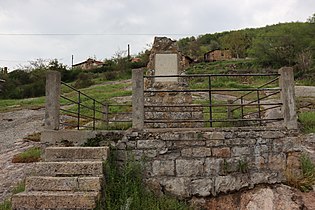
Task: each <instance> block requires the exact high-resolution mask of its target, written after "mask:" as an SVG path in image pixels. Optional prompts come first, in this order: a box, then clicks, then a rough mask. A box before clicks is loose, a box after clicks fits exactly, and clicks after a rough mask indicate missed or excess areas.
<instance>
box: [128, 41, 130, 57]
mask: <svg viewBox="0 0 315 210" xmlns="http://www.w3.org/2000/svg"><path fill="white" fill-rule="evenodd" d="M128 60H130V45H129V44H128Z"/></svg>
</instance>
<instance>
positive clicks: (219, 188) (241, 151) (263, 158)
mask: <svg viewBox="0 0 315 210" xmlns="http://www.w3.org/2000/svg"><path fill="white" fill-rule="evenodd" d="M111 144H112V146H113V148H116V149H117V151H116V152H117V158H118V161H124V160H126V159H127V157H128V156H130V155H132V156H134V157H135V158H136V159H138V160H140V159H143V160H144V163H145V168H146V171H145V174H146V182H147V184H148V185H149V186H150V187H151V189H153V190H155V191H157V192H158V193H171V194H174V195H176V196H178V197H181V198H189V197H192V196H202V197H205V196H214V195H217V194H218V193H227V192H229V191H237V190H240V189H242V188H252V187H253V186H254V185H256V184H262V183H266V184H272V183H278V182H283V181H285V176H284V174H285V171H286V169H287V168H288V167H293V166H294V167H298V154H299V152H300V144H299V137H298V134H297V132H296V131H292V130H291V131H288V130H286V129H280V130H279V128H277V129H276V128H228V129H198V130H197V129H190V130H189V129H151V130H144V131H143V132H131V133H128V134H127V135H126V136H124V138H123V139H122V140H120V141H118V142H111Z"/></svg>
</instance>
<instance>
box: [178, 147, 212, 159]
mask: <svg viewBox="0 0 315 210" xmlns="http://www.w3.org/2000/svg"><path fill="white" fill-rule="evenodd" d="M181 154H182V156H183V157H210V156H211V148H208V147H192V148H185V149H182V152H181Z"/></svg>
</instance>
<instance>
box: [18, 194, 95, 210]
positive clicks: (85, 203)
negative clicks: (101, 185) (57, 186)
mask: <svg viewBox="0 0 315 210" xmlns="http://www.w3.org/2000/svg"><path fill="white" fill-rule="evenodd" d="M98 198H99V193H98V192H68V191H65V192H62V191H58V192H40V191H34V192H22V193H18V194H16V195H14V196H13V197H12V209H13V210H22V209H32V210H35V209H91V210H92V209H94V208H95V207H96V203H97V200H98Z"/></svg>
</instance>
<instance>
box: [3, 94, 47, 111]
mask: <svg viewBox="0 0 315 210" xmlns="http://www.w3.org/2000/svg"><path fill="white" fill-rule="evenodd" d="M44 106H45V97H38V98H27V99H1V100H0V112H7V111H13V110H20V109H39V108H42V107H44Z"/></svg>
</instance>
